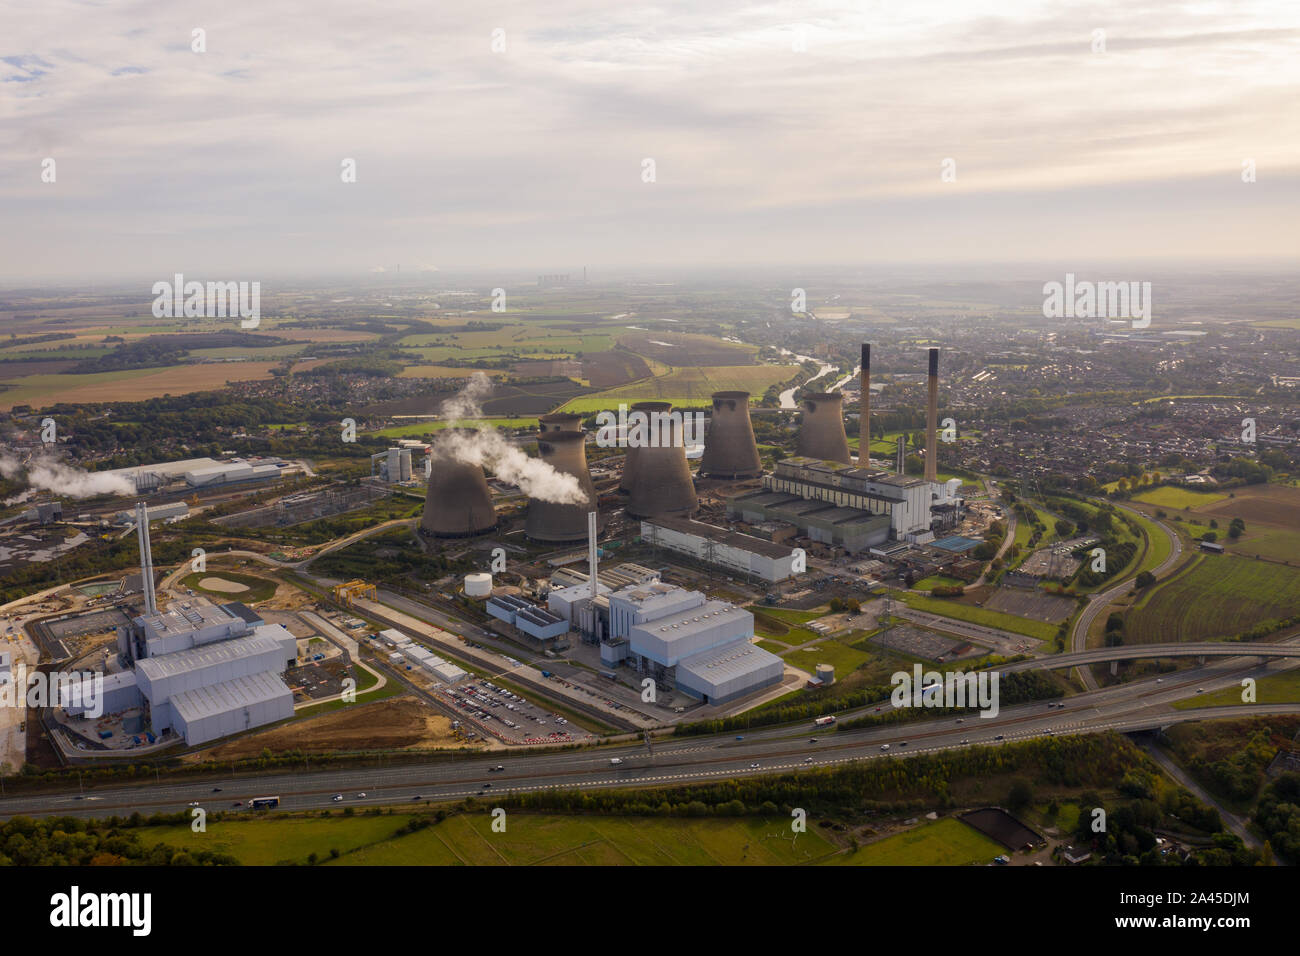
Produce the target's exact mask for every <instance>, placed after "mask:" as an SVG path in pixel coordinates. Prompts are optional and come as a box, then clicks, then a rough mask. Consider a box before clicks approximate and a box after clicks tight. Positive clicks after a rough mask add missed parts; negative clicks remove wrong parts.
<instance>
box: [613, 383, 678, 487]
mask: <svg viewBox="0 0 1300 956" xmlns="http://www.w3.org/2000/svg"><path fill="white" fill-rule="evenodd" d="M672 409H673V403H672V402H637V403H636V404H635V405H633V406H632V407H631V408H630V409H628V416H629V417H631V413H632V412H645V413H646V414H647V415H650V414H652V413H654V412H662V413H665V414H666V413H668V412H670V411H672ZM625 437H626V436H625ZM642 451H643V449H641V448H631V447H629V448H628V449H627V456H626V457H625V458H624V459H623V480H622V482H620V483H619V486H618V490H619V491H621V492H623V493H624V494H631V493H632V485H633V483H634V482H635V480H636V476H637V474H638V472H639V471H640V469H638V468H637V459H638V458H639V457H640V455H641V452H642Z"/></svg>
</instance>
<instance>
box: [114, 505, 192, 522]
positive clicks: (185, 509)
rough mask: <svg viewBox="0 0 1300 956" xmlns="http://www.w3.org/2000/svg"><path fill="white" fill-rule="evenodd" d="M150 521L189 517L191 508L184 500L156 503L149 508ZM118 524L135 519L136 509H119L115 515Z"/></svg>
mask: <svg viewBox="0 0 1300 956" xmlns="http://www.w3.org/2000/svg"><path fill="white" fill-rule="evenodd" d="M148 515H149V520H150V521H165V520H167V519H168V518H188V517H189V516H190V508H189V505H187V504H186V503H185V502H183V501H173V502H171V503H170V504H165V505H154V506H153V507H152V508H150V509H149V510H148ZM113 518H114V520H115V521H116V523H117V524H120V525H121V524H130V523H131V522H133V521H135V519H136V513H135V512H134V511H119V512H118V513H117V514H115V515H114V516H113Z"/></svg>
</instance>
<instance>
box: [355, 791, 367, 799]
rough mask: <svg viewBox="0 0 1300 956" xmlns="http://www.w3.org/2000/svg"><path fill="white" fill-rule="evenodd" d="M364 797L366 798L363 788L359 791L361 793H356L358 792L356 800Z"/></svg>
mask: <svg viewBox="0 0 1300 956" xmlns="http://www.w3.org/2000/svg"><path fill="white" fill-rule="evenodd" d="M365 798H366V793H365V791H364V790H363V791H361V793H358V794H357V799H358V800H364V799H365Z"/></svg>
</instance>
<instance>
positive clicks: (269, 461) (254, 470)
mask: <svg viewBox="0 0 1300 956" xmlns="http://www.w3.org/2000/svg"><path fill="white" fill-rule="evenodd" d="M285 464H286V462H285V461H284V460H283V459H281V458H274V457H271V458H255V459H252V460H249V461H245V460H243V459H238V458H237V459H234V460H233V461H228V462H223V461H217V460H216V459H215V458H186V459H184V460H182V461H166V462H161V463H159V464H156V465H136V466H134V467H131V468H115V469H114V470H113V471H111V472H108V474H112V475H119V476H121V477H123V478H126V479H128V480H129V481H131V482H132V483H133V484H134V485H135V490H136V494H145V493H147V492H150V491H157V490H158V489H159V488H165V487H166V486H167V485H170V484H172V483H173V482H178V481H181V480H184V481H185V482H186V484H188V485H189V486H190V487H192V488H197V487H208V486H211V485H219V484H227V483H229V482H231V481H258V480H264V479H268V478H274V477H277V476H279V474H280V473H281V469H282V468H283V467H284V466H285ZM191 475H193V476H194V477H195V479H197V480H191V478H190V476H191Z"/></svg>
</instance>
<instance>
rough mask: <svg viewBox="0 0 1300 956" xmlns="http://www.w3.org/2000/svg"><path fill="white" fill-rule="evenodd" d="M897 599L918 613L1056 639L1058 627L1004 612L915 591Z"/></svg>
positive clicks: (907, 592) (1014, 632) (1039, 637)
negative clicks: (923, 612) (924, 612)
mask: <svg viewBox="0 0 1300 956" xmlns="http://www.w3.org/2000/svg"><path fill="white" fill-rule="evenodd" d="M898 598H899V599H900V600H901V601H902V602H903V603H904V604H906V605H907V606H908V607H914V608H916V609H917V610H918V611H928V612H930V613H931V614H938V615H940V616H941V617H951V618H955V619H957V620H959V621H968V622H970V623H971V624H980V625H983V626H984V627H996V628H1000V629H1001V630H1004V631H1010V632H1011V633H1012V634H1023V635H1024V636H1025V637H1032V638H1034V640H1037V641H1050V640H1052V639H1053V638H1055V637H1056V625H1055V624H1048V623H1046V622H1045V621H1031V620H1029V619H1028V618H1024V617H1016V616H1015V615H1014V614H1004V613H1002V612H1001V611H992V610H989V609H988V608H984V607H976V606H975V605H973V604H961V603H959V602H958V601H954V600H952V599H949V598H935V597H929V596H928V595H925V594H917V593H915V592H914V591H900V592H898Z"/></svg>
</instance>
